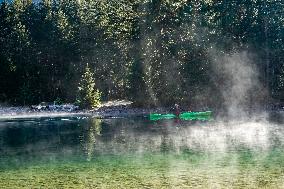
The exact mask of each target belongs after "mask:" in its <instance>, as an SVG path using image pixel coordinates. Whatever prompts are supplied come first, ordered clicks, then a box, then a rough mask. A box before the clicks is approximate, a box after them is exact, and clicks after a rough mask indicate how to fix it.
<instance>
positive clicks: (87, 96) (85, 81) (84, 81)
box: [77, 64, 101, 108]
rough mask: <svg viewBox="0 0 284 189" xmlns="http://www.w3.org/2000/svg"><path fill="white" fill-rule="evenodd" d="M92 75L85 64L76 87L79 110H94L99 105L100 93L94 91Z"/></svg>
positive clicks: (96, 90)
mask: <svg viewBox="0 0 284 189" xmlns="http://www.w3.org/2000/svg"><path fill="white" fill-rule="evenodd" d="M95 86H96V84H95V80H94V73H93V72H92V71H91V69H90V67H89V65H88V64H87V66H86V68H85V71H84V73H83V75H82V77H81V80H80V83H79V87H78V92H79V94H78V98H77V101H78V103H79V105H80V107H81V108H96V107H98V106H100V103H101V92H100V91H99V90H98V89H96V87H95Z"/></svg>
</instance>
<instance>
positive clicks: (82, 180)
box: [0, 116, 284, 189]
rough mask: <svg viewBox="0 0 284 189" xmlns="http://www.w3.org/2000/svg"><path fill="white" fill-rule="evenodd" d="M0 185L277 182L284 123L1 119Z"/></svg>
mask: <svg viewBox="0 0 284 189" xmlns="http://www.w3.org/2000/svg"><path fill="white" fill-rule="evenodd" d="M0 178H1V181H0V188H11V189H12V188H284V127H283V125H281V124H276V123H273V124H272V123H269V122H267V121H263V120H262V121H240V122H226V123H224V122H217V121H210V122H187V121H184V122H177V121H175V120H165V121H158V122H152V121H149V120H147V119H146V118H132V119H129V118H127V119H126V118H116V119H96V118H92V117H83V116H81V117H53V118H51V117H45V118H25V119H24V118H23V119H19V118H18V119H5V120H4V119H2V120H1V121H0Z"/></svg>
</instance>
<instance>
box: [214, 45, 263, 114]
mask: <svg viewBox="0 0 284 189" xmlns="http://www.w3.org/2000/svg"><path fill="white" fill-rule="evenodd" d="M209 54H210V55H211V57H212V60H213V63H212V64H213V68H214V72H215V74H214V75H215V78H214V80H215V83H216V86H217V88H218V90H220V91H221V94H222V98H223V105H224V106H225V111H226V113H225V114H226V116H227V117H228V118H229V119H247V118H249V117H250V116H251V113H253V114H254V116H258V115H256V114H262V113H263V112H264V108H263V104H264V103H266V102H265V100H266V99H267V98H266V96H265V95H266V89H265V87H264V85H263V83H261V82H260V80H259V78H260V76H259V71H258V69H257V66H256V65H257V62H256V61H258V60H257V57H256V56H255V55H253V54H252V53H249V52H248V51H242V52H235V53H232V54H221V53H216V52H209ZM260 116H263V115H260Z"/></svg>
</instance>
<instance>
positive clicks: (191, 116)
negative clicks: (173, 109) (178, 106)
mask: <svg viewBox="0 0 284 189" xmlns="http://www.w3.org/2000/svg"><path fill="white" fill-rule="evenodd" d="M177 118H179V119H182V120H201V121H207V120H210V119H212V111H205V112H183V113H181V114H180V115H179V117H177V116H176V115H175V114H156V113H154V114H150V120H152V121H156V120H161V119H177Z"/></svg>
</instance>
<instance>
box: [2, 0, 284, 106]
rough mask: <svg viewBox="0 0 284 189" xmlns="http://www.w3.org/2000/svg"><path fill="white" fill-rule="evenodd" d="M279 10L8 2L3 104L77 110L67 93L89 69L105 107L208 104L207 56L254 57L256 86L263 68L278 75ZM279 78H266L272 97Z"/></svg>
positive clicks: (273, 4) (162, 1)
mask: <svg viewBox="0 0 284 189" xmlns="http://www.w3.org/2000/svg"><path fill="white" fill-rule="evenodd" d="M283 10H284V3H283V2H282V1H268V0H263V1H260V0H248V1H237V0H230V1H224V0H222V1H218V2H217V1H212V0H201V1H185V0H176V1H174V0H167V1H166V0H155V1H150V0H132V1H127V0H110V1H95V0H88V1H87V0H80V1H78V0H70V1H51V0H41V1H39V2H37V3H34V2H33V1H31V0H24V1H22V0H21V1H20V0H14V1H12V2H11V3H6V1H5V2H3V3H1V5H0V44H1V45H0V89H1V91H0V95H1V96H2V98H3V97H5V98H7V100H9V101H11V102H17V103H28V104H30V103H38V102H40V101H49V102H52V101H54V100H55V99H56V98H57V97H59V98H60V99H62V100H63V101H64V102H74V101H75V99H76V94H74V93H70V91H74V90H77V85H76V84H77V83H78V82H79V80H80V73H81V70H82V65H85V64H86V63H88V62H92V64H91V65H90V67H92V68H94V74H93V77H94V78H96V86H97V87H98V88H100V90H101V91H102V93H103V94H104V95H103V96H102V98H103V99H104V100H111V99H117V98H120V99H122V98H124V99H131V100H133V101H134V102H135V104H137V105H141V106H143V105H170V104H172V103H174V102H184V103H187V102H188V101H189V102H190V101H192V99H203V100H200V101H204V99H208V96H210V93H211V92H212V91H215V92H216V91H218V89H217V87H216V85H215V83H214V79H212V78H214V75H213V71H212V66H211V62H212V57H210V52H211V51H212V49H213V50H214V49H215V50H216V51H219V52H221V53H232V52H235V51H238V49H245V50H248V49H249V50H250V49H251V50H252V51H253V52H255V53H256V54H257V56H258V57H259V58H260V60H261V61H259V64H258V68H259V70H262V73H261V74H260V76H261V77H265V75H266V72H267V70H266V69H267V68H266V67H265V65H266V62H269V63H270V64H271V66H270V67H271V70H270V71H271V73H270V74H272V73H274V74H275V73H280V72H281V66H279V65H280V64H281V61H282V60H283V59H284V43H283V39H284V27H283V26H284V21H283V20H284V14H283ZM268 71H269V70H268ZM281 73H282V72H281ZM278 75H279V74H278ZM279 78H281V77H280V76H279V77H278V76H274V77H270V78H268V79H270V81H269V83H271V84H272V87H275V89H276V88H277V85H276V84H275V83H277V82H278V81H282V79H279ZM27 83H28V84H29V85H28V88H27V87H26V84H27ZM278 83H279V82H278ZM280 84H281V82H280ZM23 86H24V87H23ZM279 86H281V85H279ZM278 88H279V87H278ZM278 88H277V90H278V91H282V90H279V89H278ZM27 90H28V91H27ZM29 90H31V91H29ZM27 92H29V93H30V94H33V95H34V96H36V98H32V97H31V98H30V99H25V100H23V98H22V97H20V96H21V95H19V94H27ZM24 96H26V95H24ZM218 96H219V95H215V97H214V98H216V100H214V101H218V100H219V101H221V99H217V98H218ZM278 96H279V97H281V96H284V95H283V93H281V94H280V95H278ZM28 98H29V97H28ZM282 98H283V97H282Z"/></svg>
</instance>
